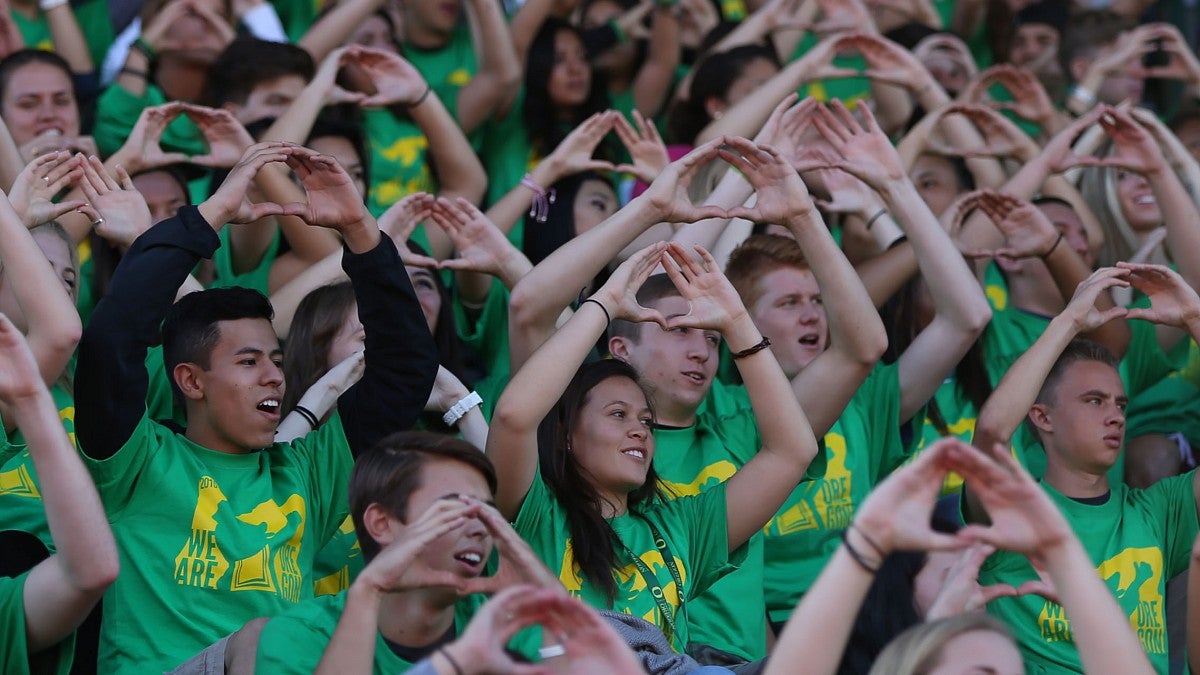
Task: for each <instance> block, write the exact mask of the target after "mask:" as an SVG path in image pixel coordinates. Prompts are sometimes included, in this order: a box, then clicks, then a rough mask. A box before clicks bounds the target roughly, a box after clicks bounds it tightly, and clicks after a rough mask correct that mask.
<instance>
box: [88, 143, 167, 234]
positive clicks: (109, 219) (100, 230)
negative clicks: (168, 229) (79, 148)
mask: <svg viewBox="0 0 1200 675" xmlns="http://www.w3.org/2000/svg"><path fill="white" fill-rule="evenodd" d="M77 157H79V159H80V162H81V163H82V164H83V180H81V181H80V182H79V186H80V188H81V189H82V190H83V194H84V196H86V197H87V199H88V202H89V206H88V207H87V208H85V209H83V210H84V211H85V213H87V215H88V217H90V218H91V219H92V226H93V227H95V228H96V233H97V234H99V235H100V236H101V237H104V238H105V239H107V240H109V241H111V242H112V243H114V244H116V245H118V246H122V247H125V248H128V247H129V246H130V245H131V244H133V241H134V240H135V239H137V238H138V237H139V236H141V234H142V233H143V232H145V231H146V230H148V229H150V226H151V225H152V224H153V223H151V217H150V207H149V206H147V205H146V198H145V197H143V196H142V193H140V192H138V191H137V188H135V187H134V186H133V179H131V178H130V177H129V173H128V172H126V171H125V169H124V168H122V167H120V166H118V167H117V178H119V179H120V182H118V181H117V180H113V177H112V176H110V175H109V174H108V171H106V170H105V169H104V164H103V163H102V162H101V161H100V160H99V158H97V157H91V158H89V159H87V160H84V159H83V157H82V156H78V155H77Z"/></svg>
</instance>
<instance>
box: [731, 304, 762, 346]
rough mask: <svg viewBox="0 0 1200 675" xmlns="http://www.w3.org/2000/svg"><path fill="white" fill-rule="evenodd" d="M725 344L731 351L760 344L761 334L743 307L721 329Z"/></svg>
mask: <svg viewBox="0 0 1200 675" xmlns="http://www.w3.org/2000/svg"><path fill="white" fill-rule="evenodd" d="M721 335H722V336H723V337H724V338H725V344H726V345H727V346H728V347H729V351H731V352H733V353H737V352H741V351H745V350H747V349H750V348H752V347H754V346H755V345H758V344H760V343H761V342H762V341H763V335H762V333H761V332H759V330H758V327H757V326H755V325H754V321H753V320H752V319H751V318H750V314H749V313H747V312H746V311H745V310H744V309H743V310H742V312H741V313H740V314H737V315H735V316H733V317H731V318H730V321H729V323H728V325H727V326H726V327H724V328H722V329H721Z"/></svg>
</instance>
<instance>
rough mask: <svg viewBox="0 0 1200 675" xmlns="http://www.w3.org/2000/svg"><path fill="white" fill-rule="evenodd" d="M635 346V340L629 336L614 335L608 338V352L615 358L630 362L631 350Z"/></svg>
mask: <svg viewBox="0 0 1200 675" xmlns="http://www.w3.org/2000/svg"><path fill="white" fill-rule="evenodd" d="M632 347H633V341H632V340H630V339H629V338H627V337H621V336H613V337H610V338H608V353H609V354H612V355H613V358H615V359H618V360H621V361H624V362H625V363H630V358H629V351H630V349H631V348H632Z"/></svg>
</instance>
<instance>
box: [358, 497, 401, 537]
mask: <svg viewBox="0 0 1200 675" xmlns="http://www.w3.org/2000/svg"><path fill="white" fill-rule="evenodd" d="M362 522H363V529H365V530H366V531H367V534H369V535H370V536H371V539H374V540H375V543H377V544H379V547H380V548H387V547H388V545H390V544H391V543H392V542H393V541H395V540H396V534H397V531H398V528H397V527H396V525H397V523H398V521H397V520H396V518H395V517H393V516H392V514H390V513H388V511H387V509H385V508H383V507H382V506H380V505H379V504H378V503H372V504H370V505H368V506H367V510H366V511H364V512H363V517H362Z"/></svg>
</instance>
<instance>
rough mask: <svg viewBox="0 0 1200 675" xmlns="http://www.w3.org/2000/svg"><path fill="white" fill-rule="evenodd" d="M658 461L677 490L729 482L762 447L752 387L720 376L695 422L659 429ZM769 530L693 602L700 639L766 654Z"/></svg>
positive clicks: (693, 628) (695, 635) (692, 620)
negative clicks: (748, 391) (765, 552)
mask: <svg viewBox="0 0 1200 675" xmlns="http://www.w3.org/2000/svg"><path fill="white" fill-rule="evenodd" d="M654 443H655V451H654V468H655V470H656V471H658V476H659V483H660V484H661V485H662V486H663V487H664V488H666V491H667V493H668V494H669V495H672V496H675V497H683V496H692V495H698V494H700V493H701V492H702V491H704V490H707V489H708V488H710V487H711V486H713V485H717V484H718V483H724V482H725V481H726V480H728V479H729V478H730V477H731V476H733V474H734V473H736V472H737V470H738V469H740V468H742V466H744V465H745V464H746V462H748V461H750V459H751V458H753V457H754V455H755V453H757V452H758V450H759V448H761V447H762V438H761V437H760V436H759V434H758V425H757V424H756V423H755V421H754V411H753V409H752V408H751V407H750V397H749V396H748V395H747V394H746V390H745V388H744V387H733V386H728V385H724V384H721V383H720V382H714V383H713V387H712V389H711V390H710V391H709V393H708V396H706V397H705V399H704V401H703V402H702V403H701V404H700V409H699V410H698V411H697V412H696V423H695V424H694V425H692V426H690V427H686V428H682V429H677V428H662V427H659V428H656V429H655V430H654ZM762 540H763V537H762V534H761V533H760V534H756V535H754V537H752V538H751V539H750V541H749V543H748V545H747V552H746V560H745V562H743V563H742V565H741V567H739V568H738V569H737V570H735V571H733V572H730V573H729V574H727V575H725V576H724V577H721V579H720V580H719V581H717V582H716V583H714V584H713V585H712V587H711V588H709V589H708V590H707V591H705V592H704V593H702V594H701V595H700V596H698V597H697V598H696V600H695V601H694V602H693V603H692V604H691V605H690V606H689V607H688V624H689V630H690V632H691V633H690V635H691V642H692V644H702V645H708V646H711V647H716V648H717V649H720V650H721V651H724V652H728V653H730V654H733V655H735V656H738V657H741V658H743V659H745V660H747V661H754V660H756V659H761V658H764V657H766V655H767V654H766V639H767V632H766V630H767V624H766V618H767V612H766V604H765V601H764V600H763V563H762V549H763V541H762Z"/></svg>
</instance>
